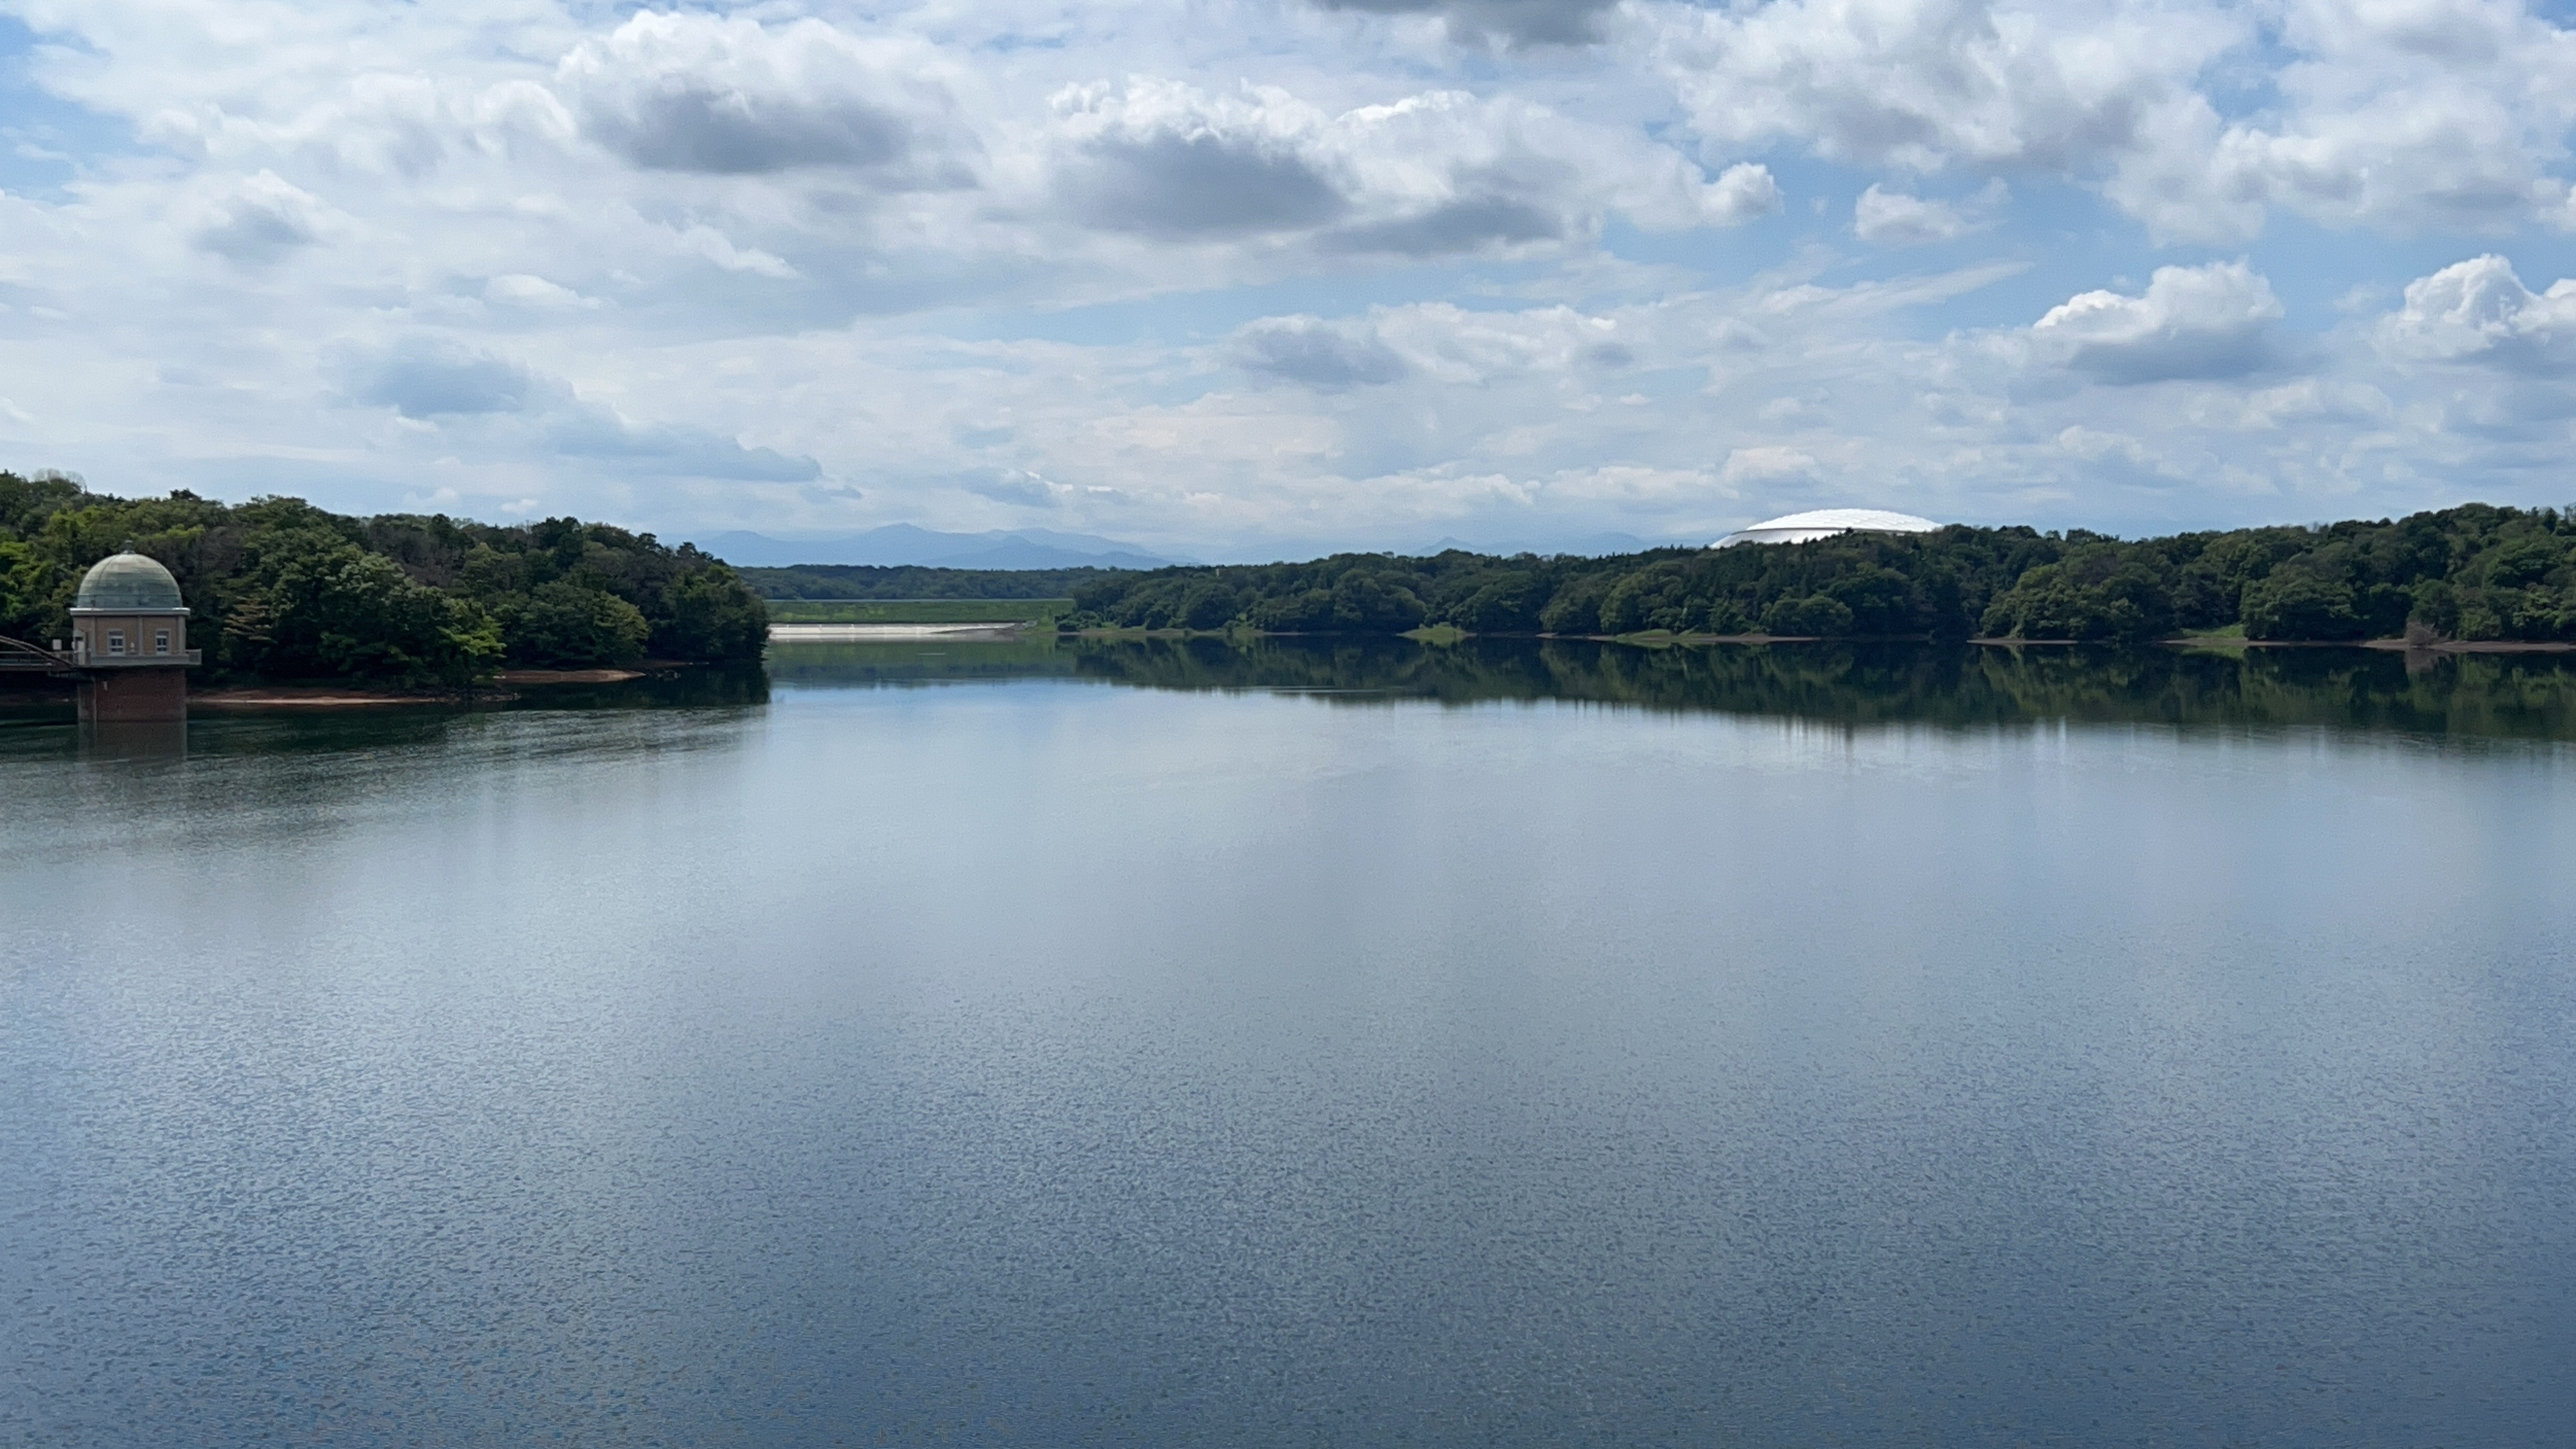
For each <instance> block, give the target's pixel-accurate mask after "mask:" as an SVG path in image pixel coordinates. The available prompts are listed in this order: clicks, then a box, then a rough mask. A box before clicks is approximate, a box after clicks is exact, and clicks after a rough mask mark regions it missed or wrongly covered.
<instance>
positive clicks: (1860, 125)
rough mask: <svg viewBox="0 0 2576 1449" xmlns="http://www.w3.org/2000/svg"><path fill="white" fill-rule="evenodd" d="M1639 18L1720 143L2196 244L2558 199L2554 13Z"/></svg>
mask: <svg viewBox="0 0 2576 1449" xmlns="http://www.w3.org/2000/svg"><path fill="white" fill-rule="evenodd" d="M2258 14H2260V15H2261V16H2262V17H2263V19H2264V24H2263V26H2262V27H2261V28H2258V27H2257V25H2256V23H2255V20H2256V17H2257V15H2258ZM1661 25H1662V35H1661V39H1660V41H1659V43H1658V45H1657V48H1656V57H1657V61H1658V63H1659V64H1660V66H1661V67H1662V69H1663V72H1664V74H1665V75H1666V76H1667V78H1668V79H1669V80H1670V82H1671V84H1672V85H1673V87H1674V89H1675V91H1676V92H1677V94H1678V95H1679V96H1680V98H1681V100H1682V101H1683V103H1684V105H1685V106H1686V107H1687V108H1688V110H1689V112H1690V115H1691V119H1692V123H1693V124H1694V125H1695V126H1696V127H1697V128H1698V129H1699V131H1700V132H1701V134H1703V135H1704V136H1707V137H1708V138H1710V140H1711V141H1712V142H1714V143H1715V144H1717V145H1719V146H1721V147H1725V148H1729V149H1742V148H1746V147H1751V146H1758V145H1762V144H1766V143H1777V142H1787V143H1790V144H1794V145H1798V146H1802V147H1804V148H1806V149H1808V150H1810V151H1812V152H1814V153H1815V154H1818V155H1821V156H1824V157H1827V158H1830V159H1834V160H1839V161H1846V162H1851V163H1854V164H1859V165H1866V166H1872V167H1889V166H1896V167H1904V168H1908V169H1911V170H1915V171H1921V172H1937V171H1941V170H1945V169H1956V168H1965V169H1970V170H1976V171H1985V172H1989V173H1995V174H2014V173H2037V174H2042V175H2049V176H2058V177H2066V178H2071V179H2074V180H2077V181H2081V182H2084V183H2087V184H2090V185H2094V186H2097V187H2098V188H2099V189H2100V190H2101V191H2102V193H2103V194H2104V195H2105V196H2107V197H2109V198H2110V199H2111V200H2112V201H2113V202H2115V203H2116V204H2117V205H2119V206H2121V207H2122V208H2123V209H2125V210H2127V211H2128V212H2129V213H2130V214H2132V215H2133V216H2136V217H2138V218H2139V219H2140V220H2142V221H2144V222H2146V223H2147V224H2148V225H2149V226H2150V227H2151V228H2153V229H2154V230H2155V231H2156V232H2157V233H2158V234H2159V235H2161V236H2166V237H2172V238H2180V239H2195V240H2204V241H2227V240H2242V239H2245V238H2249V237H2252V236H2254V235H2256V234H2258V233H2260V232H2261V230H2262V229H2263V227H2264V226H2265V224H2266V221H2267V218H2268V216H2269V214H2270V212H2271V210H2272V209H2274V208H2286V209H2288V210H2291V211H2294V212H2296V213H2298V214H2301V215H2304V216H2308V217H2311V218H2314V219H2317V220H2319V221H2323V222H2326V223H2328V224H2331V225H2338V226H2373V227H2383V228H2388V229H2393V230H2411V229H2415V228H2419V227H2422V226H2424V225H2426V224H2427V223H2428V222H2432V221H2436V220H2438V221H2439V222H2440V223H2441V224H2448V225H2456V226H2479V225H2510V224H2515V223H2517V222H2520V221H2525V220H2529V219H2531V218H2534V217H2539V216H2546V215H2565V216H2569V217H2576V211H2569V210H2566V201H2567V198H2568V196H2569V187H2568V185H2567V182H2566V181H2565V179H2564V178H2563V177H2561V176H2559V175H2558V174H2557V173H2556V171H2555V170H2554V169H2553V168H2556V167H2558V166H2560V165H2561V164H2563V162H2564V161H2565V159H2566V145H2565V138H2566V135H2567V132H2568V130H2569V128H2570V126H2571V125H2576V31H2570V30H2568V29H2564V28H2561V27H2559V26H2557V25H2554V24H2552V23H2551V22H2549V21H2548V20H2546V19H2543V18H2541V17H2539V16H2536V15H2533V14H2531V13H2529V11H2528V10H2526V8H2525V7H2524V5H2523V4H2522V3H2520V0H2414V3H2408V4H2371V3H2358V0H2290V3H2285V4H2282V5H2279V6H2275V7H2267V8H2266V9H2265V10H2263V11H2260V12H2257V11H2253V10H2248V9H2247V8H2245V7H2241V6H2235V5H2228V4H2222V3H2218V0H2111V3H2107V4H2106V3H2087V4H2075V3H2051V0H2035V3H2034V0H2023V3H2013V4H2003V3H1997V0H1769V3H1755V4H1748V5H1741V6H1726V7H1711V8H1706V9H1697V8H1694V9H1681V8H1679V7H1676V8H1675V9H1673V10H1670V11H1666V12H1663V13H1662V18H1661ZM2248 75H2256V76H2259V77H2260V79H2261V84H2262V87H2263V91H2264V94H2263V96H2262V99H2261V102H2260V103H2259V104H2248V102H2247V100H2246V98H2245V95H2244V86H2243V84H2242V82H2243V81H2244V79H2245V77H2246V76H2248Z"/></svg>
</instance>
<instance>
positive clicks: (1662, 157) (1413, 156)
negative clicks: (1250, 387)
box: [1053, 77, 1779, 256]
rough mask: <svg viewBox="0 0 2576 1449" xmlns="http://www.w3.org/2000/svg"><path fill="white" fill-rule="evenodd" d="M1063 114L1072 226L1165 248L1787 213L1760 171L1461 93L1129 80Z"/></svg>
mask: <svg viewBox="0 0 2576 1449" xmlns="http://www.w3.org/2000/svg"><path fill="white" fill-rule="evenodd" d="M1054 104H1055V107H1056V110H1057V112H1058V116H1059V120H1058V123H1057V134H1058V136H1059V137H1060V141H1061V145H1062V148H1063V149H1062V154H1061V155H1060V157H1059V159H1058V160H1057V163H1056V165H1055V167H1054V168H1053V177H1054V185H1055V187H1056V189H1057V194H1058V199H1059V202H1060V204H1061V205H1062V207H1063V209H1064V210H1065V211H1066V213H1068V214H1069V215H1071V216H1073V217H1074V218H1076V219H1078V220H1079V221H1081V222H1082V223H1083V224H1084V225H1086V226H1090V227H1094V228H1097V229H1101V230H1105V231H1112V232H1126V233H1133V234H1136V235H1139V236H1144V237H1148V238H1153V239H1156V240H1162V241H1171V242H1190V241H1200V240H1206V239H1217V238H1230V237H1265V236H1282V235H1299V236H1303V237H1305V238H1307V239H1309V240H1310V241H1311V242H1312V244H1313V245H1314V246H1316V247H1317V248H1318V249H1320V250H1321V251H1323V252H1324V253H1327V254H1336V253H1338V254H1343V255H1355V256H1370V255H1388V256H1443V255H1453V254H1459V253H1467V252H1475V251H1481V250H1489V249H1498V248H1499V249H1509V248H1517V247H1527V246H1531V245H1535V244H1552V243H1558V242H1562V241H1566V240H1569V239H1572V238H1574V237H1576V236H1578V235H1581V234H1583V233H1586V232H1588V231H1589V230H1590V229H1591V228H1592V227H1594V226H1595V225H1597V224H1598V221H1599V218H1600V217H1601V216H1603V215H1605V214H1609V213H1616V214H1619V215H1623V216H1626V217H1628V218H1629V219H1630V220H1632V221H1634V222H1636V223H1637V224H1638V225H1640V226H1643V227H1646V228H1648V229H1649V230H1656V231H1672V230H1683V229H1687V228H1692V227H1727V226H1737V225H1741V224H1742V223H1744V222H1746V221H1750V220H1752V219H1753V218H1755V217H1757V216H1761V215H1764V214H1766V213H1768V212H1770V211H1772V210H1774V209H1776V208H1777V207H1778V205H1779V188H1778V186H1777V185H1776V184H1775V183H1774V182H1773V180H1772V179H1771V175H1770V173H1769V172H1768V171H1767V170H1765V169H1764V168H1763V167H1761V166H1759V165H1757V164H1751V163H1738V164H1736V165H1734V166H1731V167H1729V168H1727V169H1726V170H1725V171H1724V172H1723V173H1721V174H1720V175H1718V176H1717V177H1715V178H1713V179H1712V178H1710V177H1707V176H1705V175H1703V174H1702V173H1701V171H1700V170H1699V168H1698V167H1697V166H1696V165H1694V164H1693V163H1692V162H1690V161H1689V160H1688V159H1686V158H1685V157H1683V156H1682V155H1681V154H1680V153H1678V152H1676V151H1673V150H1671V149H1670V148H1668V147H1664V146H1660V145H1656V144H1654V143H1652V142H1650V141H1647V140H1646V139H1645V138H1643V137H1642V136H1638V135H1635V134H1633V133H1625V132H1620V131H1614V130H1610V129H1607V128H1604V127H1599V126H1593V125H1588V124H1585V123H1581V122H1577V121H1573V120H1569V119H1567V118H1565V117H1563V116H1560V115H1557V114H1556V113H1554V112H1552V111H1549V110H1547V109H1545V108H1542V107H1538V106H1533V105H1530V104H1528V103H1526V102H1522V101H1514V100H1486V99H1482V98H1479V97H1476V96H1472V95H1469V94H1467V93H1464V92H1459V91H1431V92H1425V93H1422V94H1417V95H1410V96H1406V97H1403V98H1402V99H1399V100H1396V101H1392V102H1388V103H1385V104H1381V105H1370V106H1360V107H1354V108H1352V109H1350V110H1347V111H1342V112H1338V113H1333V112H1327V111H1325V110H1323V109H1321V108H1319V107H1317V106H1314V105H1312V104H1310V103H1308V102H1306V101H1303V100H1300V99H1298V98H1297V97H1295V96H1294V95H1291V94H1290V93H1288V92H1287V91H1284V90H1281V89H1278V88H1276V87H1254V86H1247V87H1245V88H1243V89H1242V90H1241V91H1239V92H1238V93H1236V94H1231V95H1225V94H1211V93H1209V92H1207V91H1203V90H1200V89H1199V88H1197V87H1194V86H1191V85H1187V84H1184V83H1180V82H1175V81H1170V80H1163V79H1158V78H1153V77H1132V78H1130V79H1128V80H1126V81H1125V82H1123V83H1117V84H1110V83H1094V84H1089V85H1083V86H1077V87H1070V88H1068V89H1066V90H1064V91H1062V92H1060V93H1058V94H1057V96H1056V97H1055V100H1054Z"/></svg>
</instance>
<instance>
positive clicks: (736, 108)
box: [557, 11, 963, 186]
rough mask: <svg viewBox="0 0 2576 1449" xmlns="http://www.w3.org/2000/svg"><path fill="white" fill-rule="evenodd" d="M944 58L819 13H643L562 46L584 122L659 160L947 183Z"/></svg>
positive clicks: (655, 163)
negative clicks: (780, 16) (760, 17)
mask: <svg viewBox="0 0 2576 1449" xmlns="http://www.w3.org/2000/svg"><path fill="white" fill-rule="evenodd" d="M943 68H944V67H943V66H942V65H941V64H940V63H939V62H938V60H937V59H936V58H935V57H934V56H933V55H932V54H931V53H929V52H928V51H927V50H926V49H925V48H924V47H921V46H919V45H917V44H913V43H907V42H901V41H896V40H891V39H886V38H882V37H861V36H856V35H852V34H849V33H847V32H845V31H842V30H840V29H838V28H837V27H835V26H832V25H830V24H827V23H825V22H823V21H820V20H811V19H807V20H798V21H794V22H791V23H789V24H786V25H781V26H774V27H773V26H765V25H762V24H761V23H759V22H758V21H755V20H751V19H748V18H742V17H717V16H712V15H700V14H689V13H672V14H662V13H656V12H653V11H646V12H643V13H641V14H638V15H636V16H634V17H632V18H631V19H629V20H627V21H626V23H625V24H623V25H620V26H619V27H618V28H617V29H616V30H615V31H614V32H612V33H611V34H609V35H607V36H606V37H604V38H601V39H596V40H589V41H584V42H583V43H581V44H580V45H578V46H576V47H575V48H574V49H573V50H572V51H571V52H570V53H569V54H567V55H566V56H565V57H564V58H563V61H562V63H561V64H560V65H559V66H558V68H557V78H558V82H559V84H561V85H562V86H563V87H564V88H565V89H566V90H567V91H569V92H570V93H572V94H573V95H575V96H577V97H578V99H579V107H580V112H581V116H582V121H583V124H584V127H585V129H587V130H588V132H589V133H590V135H591V136H592V137H594V138H595V139H596V140H598V141H599V143H600V144H601V145H603V146H605V147H607V148H608V149H609V150H610V151H612V152H615V153H616V154H617V155H619V156H621V157H623V158H624V159H625V160H627V161H628V162H630V163H632V164H634V165H636V166H640V167H645V168H647V169H651V170H659V171H679V172H697V173H705V174H710V175H723V176H747V175H762V174H767V173H772V172H781V171H791V170H797V169H801V168H837V169H841V170H846V171H852V172H858V173H863V174H865V175H867V176H868V177H869V178H870V179H872V180H874V181H876V182H878V183H880V184H886V185H893V186H931V185H942V184H957V183H959V182H960V181H961V180H962V179H963V178H962V173H961V172H960V170H959V169H958V167H957V165H956V163H955V159H954V157H953V156H951V155H949V154H947V153H946V147H947V144H948V138H947V137H946V135H945V134H944V133H945V132H946V131H947V130H948V123H947V115H948V112H949V111H950V109H951V103H950V101H949V98H948V96H947V94H946V92H945V90H944V89H943V88H942V86H941V85H940V84H939V81H938V72H939V71H940V70H941V69H943Z"/></svg>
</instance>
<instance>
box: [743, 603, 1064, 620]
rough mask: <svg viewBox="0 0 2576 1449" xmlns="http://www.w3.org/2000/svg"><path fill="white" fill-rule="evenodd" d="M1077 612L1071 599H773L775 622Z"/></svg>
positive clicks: (1036, 616) (1044, 616) (1048, 616)
mask: <svg viewBox="0 0 2576 1449" xmlns="http://www.w3.org/2000/svg"><path fill="white" fill-rule="evenodd" d="M1072 611H1073V600H1071V599H772V600H770V601H769V620H770V622H771V623H773V624H1017V623H1021V622H1023V621H1026V622H1029V623H1046V622H1050V621H1052V620H1054V619H1055V618H1057V617H1058V616H1060V615H1063V614H1068V613H1071V612H1072Z"/></svg>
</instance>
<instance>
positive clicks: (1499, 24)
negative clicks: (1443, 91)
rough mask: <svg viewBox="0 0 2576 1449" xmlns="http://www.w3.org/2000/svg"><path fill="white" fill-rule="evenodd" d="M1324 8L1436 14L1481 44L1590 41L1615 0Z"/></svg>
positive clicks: (1425, 0)
mask: <svg viewBox="0 0 2576 1449" xmlns="http://www.w3.org/2000/svg"><path fill="white" fill-rule="evenodd" d="M1317 3H1319V4H1321V5H1322V6H1323V7H1324V8H1325V9H1327V10H1358V11H1364V12H1366V13H1369V14H1372V15H1437V16H1439V17H1440V18H1441V19H1442V20H1443V21H1446V22H1447V24H1448V28H1449V34H1450V35H1451V36H1452V37H1453V38H1455V39H1457V40H1460V41H1464V42H1468V43H1471V44H1480V45H1503V46H1513V45H1588V44H1590V43H1592V42H1593V41H1597V40H1599V39H1600V38H1601V17H1602V15H1603V14H1604V13H1606V12H1608V11H1610V10H1613V9H1616V8H1617V7H1618V3H1619V0H1317Z"/></svg>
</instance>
